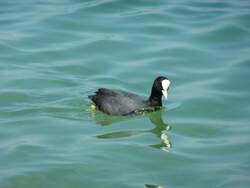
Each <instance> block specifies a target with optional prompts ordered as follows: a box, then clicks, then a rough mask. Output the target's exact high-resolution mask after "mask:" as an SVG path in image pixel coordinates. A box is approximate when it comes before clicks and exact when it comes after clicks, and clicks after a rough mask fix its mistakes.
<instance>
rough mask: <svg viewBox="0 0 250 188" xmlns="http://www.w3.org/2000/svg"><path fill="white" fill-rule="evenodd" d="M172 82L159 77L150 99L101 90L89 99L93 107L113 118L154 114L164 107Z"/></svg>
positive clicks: (124, 92)
mask: <svg viewBox="0 0 250 188" xmlns="http://www.w3.org/2000/svg"><path fill="white" fill-rule="evenodd" d="M170 83H171V82H170V80H169V79H168V78H167V77H165V76H158V77H157V78H156V79H155V80H154V82H153V85H152V89H151V93H150V95H149V97H148V98H147V97H143V96H140V95H137V94H134V93H130V92H126V91H123V90H113V89H108V88H99V89H97V91H96V92H95V94H94V95H89V96H88V98H89V99H90V100H91V101H92V102H93V104H92V106H93V107H94V108H95V109H97V110H99V111H102V112H104V113H105V114H108V115H113V116H126V115H132V114H142V113H144V112H152V111H156V110H159V109H160V108H161V107H162V96H164V97H165V98H166V99H167V98H168V90H169V86H170Z"/></svg>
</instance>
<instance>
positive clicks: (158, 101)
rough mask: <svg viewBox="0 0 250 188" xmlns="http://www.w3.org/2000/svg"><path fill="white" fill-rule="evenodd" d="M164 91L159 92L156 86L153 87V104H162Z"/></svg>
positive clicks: (151, 96) (151, 98)
mask: <svg viewBox="0 0 250 188" xmlns="http://www.w3.org/2000/svg"><path fill="white" fill-rule="evenodd" d="M161 97H162V93H160V92H157V90H155V89H154V88H152V91H151V95H150V97H149V102H150V105H151V106H162V102H161Z"/></svg>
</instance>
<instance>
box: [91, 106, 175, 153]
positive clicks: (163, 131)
mask: <svg viewBox="0 0 250 188" xmlns="http://www.w3.org/2000/svg"><path fill="white" fill-rule="evenodd" d="M163 112H164V109H160V110H158V111H156V112H151V113H145V114H143V115H144V116H145V117H148V118H149V120H150V121H151V123H152V124H153V125H154V126H155V127H154V128H153V129H150V130H136V131H118V132H111V133H106V134H101V135H97V136H96V137H97V138H101V139H112V138H122V137H130V136H135V135H138V134H142V133H147V132H151V133H153V134H155V135H156V136H157V137H158V138H160V140H161V142H160V143H159V144H156V145H150V146H151V147H154V148H159V149H162V150H165V151H169V149H170V148H171V147H172V144H171V142H170V140H169V136H168V135H167V131H169V130H170V129H171V125H169V124H166V123H164V121H163V119H162V113H163ZM95 113H96V112H95V111H94V112H92V119H94V121H95V122H96V123H98V124H100V125H103V126H105V125H110V124H113V123H115V122H120V121H124V120H128V119H130V118H132V117H127V116H126V117H123V116H122V117H117V116H108V115H105V114H101V113H98V115H97V114H95Z"/></svg>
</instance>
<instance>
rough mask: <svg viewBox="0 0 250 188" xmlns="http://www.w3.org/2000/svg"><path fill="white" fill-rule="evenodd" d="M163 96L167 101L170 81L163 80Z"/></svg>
mask: <svg viewBox="0 0 250 188" xmlns="http://www.w3.org/2000/svg"><path fill="white" fill-rule="evenodd" d="M161 84H162V89H163V90H162V94H163V95H164V97H165V98H166V99H167V98H168V88H169V85H170V81H169V80H163V81H162V83H161Z"/></svg>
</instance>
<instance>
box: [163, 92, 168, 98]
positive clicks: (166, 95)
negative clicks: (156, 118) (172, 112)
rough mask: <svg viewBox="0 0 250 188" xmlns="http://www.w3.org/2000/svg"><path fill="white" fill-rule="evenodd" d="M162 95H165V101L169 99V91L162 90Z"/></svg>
mask: <svg viewBox="0 0 250 188" xmlns="http://www.w3.org/2000/svg"><path fill="white" fill-rule="evenodd" d="M162 94H163V95H164V97H165V99H168V91H166V90H162Z"/></svg>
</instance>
